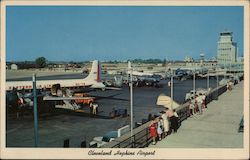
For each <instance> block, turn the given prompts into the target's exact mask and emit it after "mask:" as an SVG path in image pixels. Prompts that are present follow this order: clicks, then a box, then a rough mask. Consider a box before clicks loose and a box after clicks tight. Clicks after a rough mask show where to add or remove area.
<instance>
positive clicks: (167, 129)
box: [161, 112, 169, 137]
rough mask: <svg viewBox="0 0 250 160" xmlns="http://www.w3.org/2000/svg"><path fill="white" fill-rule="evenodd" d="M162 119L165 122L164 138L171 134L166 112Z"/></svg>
mask: <svg viewBox="0 0 250 160" xmlns="http://www.w3.org/2000/svg"><path fill="white" fill-rule="evenodd" d="M161 118H162V120H163V131H164V135H163V136H164V137H165V136H167V135H168V132H169V121H168V117H167V115H166V112H164V113H163V114H162V115H161Z"/></svg>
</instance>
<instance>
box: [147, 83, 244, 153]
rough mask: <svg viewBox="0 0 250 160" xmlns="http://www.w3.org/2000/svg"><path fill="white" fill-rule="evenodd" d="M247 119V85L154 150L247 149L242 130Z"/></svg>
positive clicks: (223, 97)
mask: <svg viewBox="0 0 250 160" xmlns="http://www.w3.org/2000/svg"><path fill="white" fill-rule="evenodd" d="M242 115H243V81H241V82H240V83H239V84H238V85H236V86H235V87H234V89H233V90H232V91H227V92H225V93H224V94H222V95H221V96H220V97H219V100H218V101H212V102H211V103H209V104H208V108H207V109H206V110H205V111H204V112H203V115H195V116H194V117H193V118H188V119H187V120H185V121H183V122H182V125H181V126H180V128H179V130H178V133H175V134H172V135H170V136H168V137H166V138H165V139H163V140H162V141H159V142H158V143H157V144H156V145H150V146H149V147H151V148H243V133H238V127H239V123H240V120H241V118H242Z"/></svg>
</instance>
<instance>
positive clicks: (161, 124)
mask: <svg viewBox="0 0 250 160" xmlns="http://www.w3.org/2000/svg"><path fill="white" fill-rule="evenodd" d="M177 129H178V115H177V113H176V111H175V110H171V109H168V108H167V109H166V110H165V111H162V112H161V115H160V116H159V117H156V118H154V119H153V120H152V121H151V123H150V127H149V130H150V137H151V138H152V139H153V145H155V144H156V141H157V140H159V141H161V139H162V138H165V137H166V136H167V135H169V134H171V133H172V131H174V133H176V132H177Z"/></svg>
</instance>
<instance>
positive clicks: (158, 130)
mask: <svg viewBox="0 0 250 160" xmlns="http://www.w3.org/2000/svg"><path fill="white" fill-rule="evenodd" d="M206 108H207V104H206V95H205V94H201V93H200V94H199V95H196V96H195V97H194V98H192V99H191V100H190V101H189V111H190V117H193V116H194V115H195V114H196V113H199V114H200V115H202V113H203V111H204V110H205V109H206ZM178 120H179V117H178V114H177V112H176V111H175V110H174V109H173V110H172V109H168V108H166V110H165V111H162V112H161V115H160V116H159V117H157V118H154V119H153V120H152V121H151V123H150V127H149V130H150V137H151V138H152V139H153V145H155V144H156V142H157V141H161V139H162V138H165V137H166V136H167V135H169V134H171V133H172V132H173V133H176V132H177V130H178V127H179V123H178Z"/></svg>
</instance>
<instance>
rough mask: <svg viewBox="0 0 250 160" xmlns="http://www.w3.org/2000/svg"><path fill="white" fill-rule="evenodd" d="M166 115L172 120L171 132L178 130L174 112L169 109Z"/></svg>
mask: <svg viewBox="0 0 250 160" xmlns="http://www.w3.org/2000/svg"><path fill="white" fill-rule="evenodd" d="M166 114H167V116H168V117H169V120H170V132H172V130H174V131H175V130H176V123H175V116H174V112H173V110H171V109H167V110H166Z"/></svg>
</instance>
